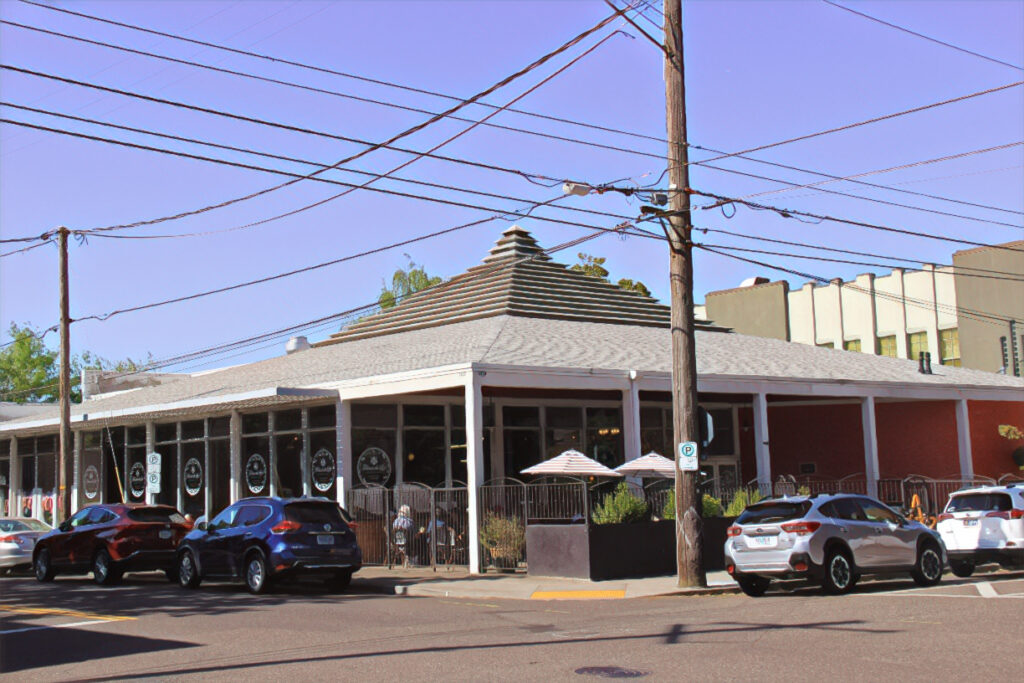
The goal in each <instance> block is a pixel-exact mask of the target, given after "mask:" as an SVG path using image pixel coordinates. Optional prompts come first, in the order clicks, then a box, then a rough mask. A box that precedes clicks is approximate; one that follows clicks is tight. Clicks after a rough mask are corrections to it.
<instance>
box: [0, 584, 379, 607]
mask: <svg viewBox="0 0 1024 683" xmlns="http://www.w3.org/2000/svg"><path fill="white" fill-rule="evenodd" d="M158 577H159V578H158ZM370 588H371V589H370V590H361V589H360V586H359V585H358V581H353V582H352V586H351V587H350V588H349V589H348V590H347V591H345V592H343V593H338V592H335V591H333V590H331V589H330V588H329V587H328V586H327V584H326V583H324V582H319V581H316V582H314V581H289V582H285V583H281V584H275V585H273V586H272V587H271V590H270V592H268V593H267V594H264V595H251V594H249V592H248V591H246V589H245V587H244V586H243V585H241V584H235V583H205V582H204V583H203V584H202V586H200V587H199V588H198V589H195V590H186V589H183V588H181V587H179V586H178V585H177V584H172V583H169V582H168V581H167V580H166V579H165V578H164V576H163V575H162V574H149V575H147V574H129V575H128V576H127V577H125V579H124V580H123V581H122V582H121V583H120V584H118V585H116V586H109V587H103V586H97V585H95V584H94V583H93V582H92V580H91V579H90V578H89V577H88V576H73V577H58V578H57V579H56V580H55V581H54V582H53V583H39V582H37V581H36V580H35V579H33V578H20V579H13V578H9V579H3V580H0V594H2V596H3V597H2V600H3V602H5V603H9V604H12V605H15V606H18V607H41V608H47V609H60V610H73V611H78V612H100V613H103V614H105V615H108V616H117V617H137V616H145V615H150V614H162V615H166V616H172V617H190V616H194V615H205V616H214V615H218V614H230V613H236V612H244V611H247V610H255V609H263V608H266V607H269V606H273V605H277V604H283V603H286V602H287V603H295V602H297V601H302V602H307V603H311V602H325V603H326V602H338V601H342V600H345V601H347V600H359V599H364V600H365V599H367V598H372V597H376V595H375V593H378V594H379V592H380V590H379V589H377V588H376V587H370Z"/></svg>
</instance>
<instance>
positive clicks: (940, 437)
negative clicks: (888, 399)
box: [875, 401, 960, 478]
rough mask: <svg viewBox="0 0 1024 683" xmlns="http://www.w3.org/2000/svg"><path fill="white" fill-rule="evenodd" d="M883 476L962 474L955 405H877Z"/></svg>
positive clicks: (879, 455) (879, 467)
mask: <svg viewBox="0 0 1024 683" xmlns="http://www.w3.org/2000/svg"><path fill="white" fill-rule="evenodd" d="M875 430H876V433H877V435H878V469H879V470H880V473H881V476H882V477H883V478H886V477H898V478H903V477H905V476H907V475H909V474H923V475H924V476H926V477H946V476H949V475H954V476H958V475H959V474H960V457H959V455H958V454H957V442H956V404H955V403H954V402H953V401H908V402H900V403H881V402H877V401H876V402H875Z"/></svg>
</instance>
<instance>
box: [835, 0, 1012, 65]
mask: <svg viewBox="0 0 1024 683" xmlns="http://www.w3.org/2000/svg"><path fill="white" fill-rule="evenodd" d="M822 2H824V3H825V4H827V5H832V6H833V7H836V8H838V9H841V10H843V11H844V12H849V13H850V14H856V15H857V16H859V17H864V18H865V19H870V20H871V21H873V22H875V23H878V24H882V25H883V26H888V27H889V28H894V29H896V30H897V31H902V32H903V33H909V34H910V35H912V36H916V37H918V38H923V39H924V40H927V41H929V42H932V43H936V44H938V45H942V46H944V47H948V48H950V49H953V50H956V51H957V52H963V53H964V54H968V55H971V56H974V57H979V58H981V59H984V60H985V61H987V62H992V63H993V64H1001V65H1002V66H1008V67H1010V68H1011V69H1016V70H1017V71H1024V66H1018V65H1017V64H1013V63H1011V62H1004V61H1003V60H1001V59H996V58H995V57H989V56H988V55H983V54H981V53H980V52H975V51H974V50H968V49H967V48H965V47H960V46H959V45H954V44H953V43H947V42H946V41H944V40H939V39H938V38H932V37H931V36H926V35H925V34H923V33H918V32H917V31H911V30H910V29H909V28H906V27H905V26H900V25H898V24H893V23H891V22H888V21H885V20H884V19H879V18H878V17H873V16H871V15H870V14H865V13H864V12H859V11H857V10H855V9H852V8H850V7H846V6H844V5H840V4H839V3H838V2H832V0H822Z"/></svg>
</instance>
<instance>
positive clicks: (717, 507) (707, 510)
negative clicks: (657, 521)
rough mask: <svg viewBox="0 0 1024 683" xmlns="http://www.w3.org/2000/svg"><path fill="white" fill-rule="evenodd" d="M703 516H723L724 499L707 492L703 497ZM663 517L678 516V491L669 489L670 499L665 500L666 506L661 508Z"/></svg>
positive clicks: (672, 517)
mask: <svg viewBox="0 0 1024 683" xmlns="http://www.w3.org/2000/svg"><path fill="white" fill-rule="evenodd" d="M701 507H702V508H703V509H702V511H701V517H704V518H708V517H721V516H722V501H720V500H719V499H718V498H715V497H714V496H712V495H709V494H707V493H705V494H704V497H703V498H702V499H701ZM661 518H662V519H675V518H676V492H675V491H669V492H668V499H667V500H666V501H665V506H664V507H663V508H662V509H661Z"/></svg>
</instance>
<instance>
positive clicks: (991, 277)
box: [695, 228, 1024, 284]
mask: <svg viewBox="0 0 1024 683" xmlns="http://www.w3.org/2000/svg"><path fill="white" fill-rule="evenodd" d="M695 229H696V230H699V229H700V228H695ZM754 239H757V238H754ZM704 246H705V247H714V248H716V249H726V250H731V251H743V252H747V253H751V254H765V255H768V256H784V257H786V258H796V259H805V260H808V261H822V262H826V263H844V264H849V265H855V266H870V267H872V268H900V267H901V266H899V265H894V264H892V263H877V262H867V261H853V260H850V259H839V258H832V257H828V256H820V255H815V254H794V253H792V252H784V251H769V250H766V249H753V248H750V247H737V246H733V245H730V244H708V243H706V242H705V243H704ZM914 262H915V263H920V262H919V261H914ZM935 272H936V273H940V274H941V273H942V272H943V271H935ZM946 274H947V275H949V276H950V277H953V275H954V274H953V273H949V272H947V273H946ZM956 276H958V277H976V278H983V279H987V280H1002V281H1004V282H1019V283H1021V284H1024V279H1021V278H1012V277H1004V276H1000V275H984V274H981V273H956Z"/></svg>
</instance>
